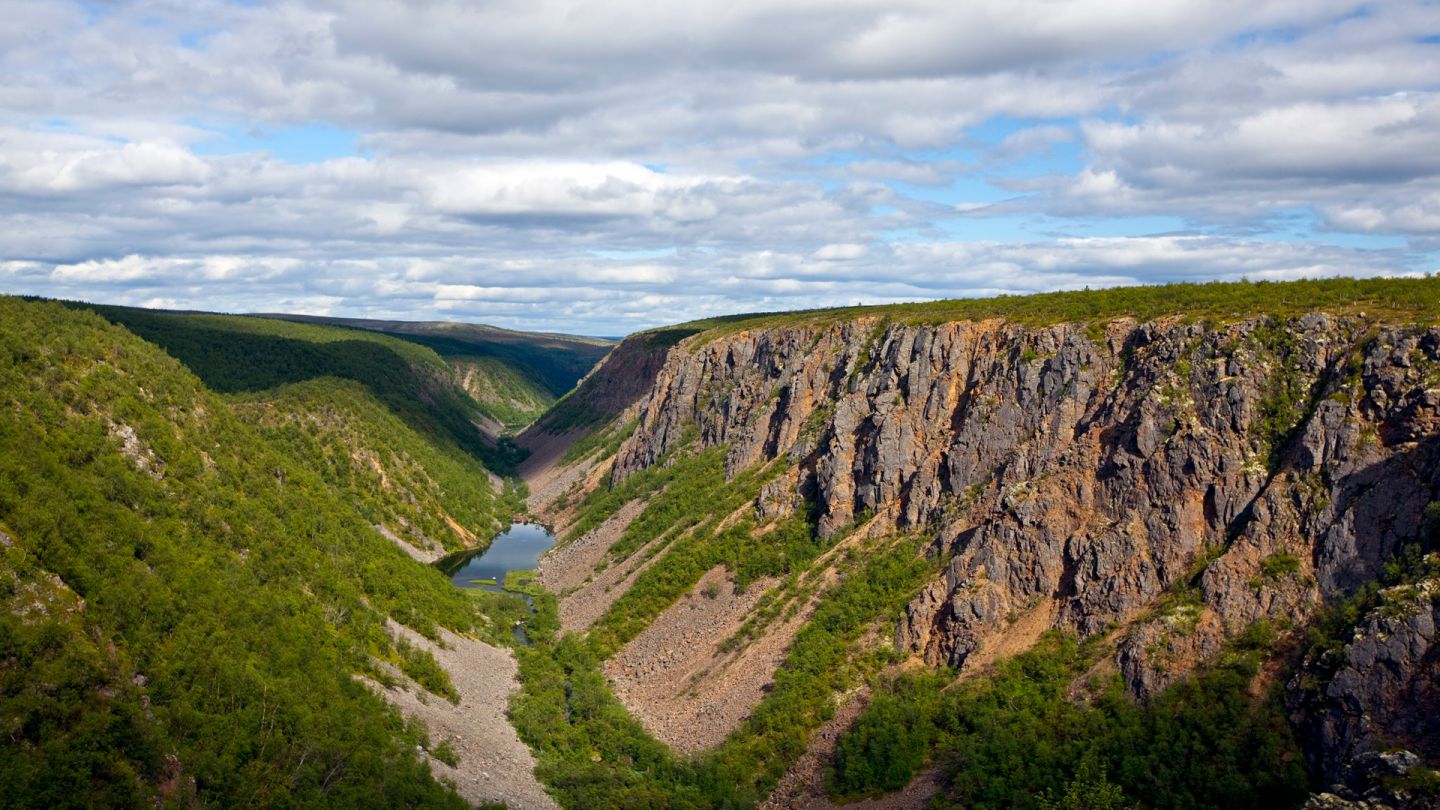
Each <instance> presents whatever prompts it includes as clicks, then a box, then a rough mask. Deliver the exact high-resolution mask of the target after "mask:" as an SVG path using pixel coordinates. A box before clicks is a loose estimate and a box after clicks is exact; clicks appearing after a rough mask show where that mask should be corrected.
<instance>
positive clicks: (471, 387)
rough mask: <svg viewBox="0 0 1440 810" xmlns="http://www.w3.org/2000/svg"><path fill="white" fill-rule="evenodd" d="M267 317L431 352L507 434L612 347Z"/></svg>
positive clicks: (540, 336) (490, 331) (453, 329)
mask: <svg viewBox="0 0 1440 810" xmlns="http://www.w3.org/2000/svg"><path fill="white" fill-rule="evenodd" d="M265 317H273V318H280V319H284V320H288V321H294V322H300V323H310V324H326V325H331V326H340V327H346V328H351V329H357V330H365V331H369V332H379V333H383V334H387V335H393V336H395V337H398V338H401V339H403V340H407V341H410V342H413V343H416V344H418V345H421V346H425V347H427V348H429V349H432V350H434V352H435V353H436V354H438V355H439V356H440V357H442V358H444V360H445V361H446V362H447V363H449V364H450V366H451V367H452V368H453V369H454V370H455V372H456V378H457V380H458V381H459V382H460V384H461V387H463V388H464V389H465V390H466V391H467V392H468V393H469V394H470V395H471V397H472V398H474V399H475V401H476V402H477V403H479V405H480V408H481V409H482V410H483V411H484V412H485V413H486V415H487V416H489V417H491V418H492V419H494V420H495V421H497V422H499V423H500V424H501V425H502V426H503V427H504V428H505V429H507V430H511V431H515V430H519V429H521V428H523V427H525V426H526V425H528V424H530V423H531V422H533V421H535V420H536V419H537V418H539V417H540V415H541V414H543V413H545V411H546V409H548V408H549V407H550V406H551V405H552V404H553V403H554V402H555V400H556V399H558V398H560V397H562V396H564V395H565V394H566V392H568V391H570V390H571V389H572V388H574V387H575V385H576V383H578V382H579V381H580V379H581V378H582V377H584V376H585V375H586V374H588V373H589V372H590V369H592V368H594V367H595V364H596V363H598V362H600V360H601V358H603V357H604V356H605V355H606V354H607V353H608V352H609V351H610V349H611V348H613V347H614V345H615V341H613V340H606V339H603V338H590V337H579V336H575V335H559V334H547V333H537V332H517V331H513V330H509V329H500V328H498V327H494V326H487V325H484V324H467V323H450V322H443V321H429V322H414V321H376V320H364V319H358V318H322V317H315V316H308V315H267V316H265Z"/></svg>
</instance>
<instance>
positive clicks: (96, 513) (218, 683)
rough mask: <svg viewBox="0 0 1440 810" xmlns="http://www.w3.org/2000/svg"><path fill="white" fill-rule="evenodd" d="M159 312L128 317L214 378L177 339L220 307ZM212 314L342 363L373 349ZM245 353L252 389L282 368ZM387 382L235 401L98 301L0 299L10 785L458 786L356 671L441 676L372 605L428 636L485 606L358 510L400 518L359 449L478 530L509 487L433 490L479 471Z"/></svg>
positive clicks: (156, 790) (77, 796)
mask: <svg viewBox="0 0 1440 810" xmlns="http://www.w3.org/2000/svg"><path fill="white" fill-rule="evenodd" d="M170 325H172V324H170V323H166V322H165V321H164V319H161V320H160V322H159V323H158V325H157V323H156V322H153V321H152V322H148V323H143V324H141V325H140V326H139V331H145V329H146V328H147V327H148V328H150V329H153V330H155V331H156V332H158V334H159V335H160V336H161V337H168V338H171V340H172V345H177V346H181V347H186V346H189V347H192V350H190V351H177V352H176V353H177V354H182V355H186V354H189V355H190V359H191V361H192V362H195V363H196V365H197V366H198V368H199V369H201V370H202V371H207V372H210V373H214V370H215V368H216V367H215V366H207V365H206V363H205V362H203V361H204V360H206V359H207V358H210V357H214V356H215V355H207V354H205V353H199V354H195V353H194V351H193V347H199V346H201V345H203V344H202V343H201V341H200V338H201V337H202V335H203V334H205V329H207V328H210V327H212V326H214V324H213V323H210V322H205V321H200V322H197V323H195V324H191V325H186V328H175V329H166V328H165V327H167V326H170ZM223 326H229V325H228V324H223ZM285 326H286V328H295V329H300V328H301V327H298V326H295V325H285ZM221 331H223V332H224V334H226V335H229V336H231V337H233V338H234V339H235V341H236V342H237V343H240V344H242V345H247V346H251V347H263V346H266V345H273V342H274V341H278V340H297V341H300V342H304V343H306V345H308V346H312V347H316V348H315V351H317V352H323V351H325V350H326V347H329V348H330V349H337V348H338V349H340V350H341V354H340V355H339V357H341V358H345V357H348V356H351V355H348V354H346V353H345V352H349V351H355V352H356V356H360V357H366V356H367V355H365V354H363V352H364V351H373V349H371V348H369V346H374V345H377V344H369V346H367V347H364V348H361V347H357V346H354V345H352V344H349V343H348V342H347V341H344V340H331V341H318V340H317V341H313V342H307V341H306V340H301V338H297V337H296V336H295V335H293V334H291V335H286V334H284V333H282V332H276V331H271V330H270V327H268V326H265V325H261V326H258V327H257V328H256V330H255V331H254V332H248V333H247V332H246V331H244V330H243V329H233V330H229V331H224V330H221ZM212 336H213V335H212ZM252 336H253V337H254V341H252V342H249V343H247V342H246V341H247V340H248V339H249V338H250V337H252ZM302 337H304V336H302ZM187 341H189V343H188V344H187ZM382 348H384V347H382ZM217 351H218V352H220V353H221V354H220V356H222V357H223V356H225V355H224V354H223V352H226V351H234V349H233V344H232V346H231V347H230V348H228V349H219V350H217ZM393 351H394V353H395V354H396V355H402V354H403V353H404V352H407V351H417V352H418V351H419V350H418V349H415V348H410V349H406V348H399V347H396V348H394V349H393ZM301 356H302V357H307V356H308V357H314V355H304V354H302V355H301ZM257 359H258V360H259V361H260V362H257V363H256V364H255V365H256V366H257V367H258V370H257V371H256V374H255V377H254V378H252V379H251V381H250V384H255V382H254V381H255V380H258V379H274V378H275V377H276V376H279V375H278V372H279V371H281V369H280V368H279V367H278V366H277V365H275V364H268V365H267V363H266V362H265V359H264V358H257ZM299 368H301V369H303V373H304V374H305V375H306V376H307V377H308V376H310V375H311V374H312V373H313V371H314V370H313V369H311V368H308V367H305V366H303V365H302V366H299ZM422 368H423V367H422ZM401 373H402V372H399V371H397V374H401ZM267 375H268V377H267ZM397 379H399V380H405V379H407V378H405V377H403V376H400V377H398V378H397ZM235 388H243V386H235V387H232V388H231V389H230V390H235ZM386 394H391V395H393V394H394V392H387V391H385V389H384V388H383V387H382V388H381V391H380V392H377V391H375V389H374V388H370V389H366V388H364V387H362V386H360V385H357V384H355V383H353V382H350V383H340V382H336V381H334V380H329V381H318V382H307V383H304V384H303V385H299V386H294V387H291V388H289V389H284V390H282V391H281V392H280V393H279V394H278V395H277V396H276V397H275V398H274V399H273V400H272V401H271V402H268V403H264V404H261V403H255V402H243V401H242V402H235V401H232V400H229V399H227V398H224V397H221V396H218V395H217V394H215V393H214V392H212V391H211V390H209V389H207V387H206V386H205V385H204V384H203V383H202V381H201V379H200V378H197V376H196V375H195V374H192V373H191V371H190V370H189V369H187V368H186V367H185V366H184V365H182V364H181V363H179V362H177V361H176V360H174V359H172V358H171V357H170V356H167V355H166V354H165V353H164V352H162V351H161V350H160V349H158V348H156V347H155V346H153V345H151V344H149V343H146V342H144V341H142V340H140V339H138V338H136V337H135V336H134V335H133V334H131V332H129V331H126V330H125V329H121V328H119V327H116V326H113V325H111V324H109V323H107V322H106V321H105V320H103V319H102V318H100V317H98V316H96V315H94V314H92V313H88V312H84V311H77V310H75V309H72V308H67V307H63V306H60V305H57V304H49V303H35V302H25V301H20V300H17V299H11V298H3V299H0V526H3V530H0V555H3V556H4V561H5V565H4V566H3V569H4V573H3V575H0V601H4V602H5V603H6V608H7V610H6V611H5V613H4V617H3V619H0V726H3V728H4V730H5V733H6V735H7V744H6V745H5V746H0V784H4V785H6V788H7V789H6V791H5V795H6V803H7V804H10V805H11V806H37V807H52V806H64V805H82V804H87V803H100V804H119V805H132V806H133V805H138V804H141V803H149V798H148V797H149V796H152V795H155V796H159V797H160V798H162V799H165V800H168V801H172V802H183V801H184V800H185V797H186V796H187V795H189V794H190V793H191V792H193V794H194V796H195V797H196V798H197V799H198V800H199V801H200V802H201V803H209V804H226V805H243V806H256V805H274V804H283V805H297V806H299V805H304V806H308V805H334V806H356V807H363V806H386V807H394V806H450V805H454V806H459V805H460V804H461V803H460V801H459V799H458V798H457V797H456V796H455V795H454V794H453V792H451V791H450V790H449V789H447V788H445V787H444V786H442V785H439V784H438V783H436V782H435V781H434V780H433V779H432V778H431V777H430V775H429V772H428V768H427V766H426V765H425V764H424V762H423V761H422V760H421V759H420V757H419V756H418V755H417V753H416V746H417V745H424V744H426V740H425V738H424V733H423V730H421V729H418V728H415V727H407V726H406V725H405V724H404V723H403V722H402V720H401V719H400V717H399V715H398V714H397V713H395V712H394V711H393V710H391V709H390V708H389V707H387V706H386V704H385V703H383V702H382V701H381V700H380V699H379V698H378V697H376V696H375V695H373V694H372V693H371V692H370V691H369V690H368V689H366V688H365V687H364V686H363V685H362V684H360V683H358V682H357V681H356V680H355V679H354V678H353V675H354V674H355V673H368V674H369V675H371V676H372V677H376V678H382V679H383V677H384V676H383V674H382V672H381V671H380V670H379V669H378V668H377V664H376V661H389V662H391V663H393V664H395V665H396V666H399V667H400V668H401V669H402V670H405V671H407V672H413V673H415V674H416V677H417V679H418V680H422V682H426V685H427V688H431V689H432V690H433V691H435V692H436V693H437V695H443V694H444V693H445V692H446V691H447V686H448V684H446V683H443V682H441V681H437V680H435V679H434V678H429V677H428V676H427V674H426V673H433V672H435V671H436V669H437V668H436V667H435V666H434V662H433V660H432V661H429V662H427V661H425V660H424V659H425V658H426V657H427V656H426V654H424V653H417V651H415V650H413V649H410V650H408V651H407V650H405V649H404V648H401V647H398V646H397V645H396V644H395V643H394V642H393V641H392V639H391V637H390V636H389V634H388V633H387V632H386V630H385V626H384V622H385V619H386V617H393V618H395V619H396V620H398V621H400V622H401V623H403V624H406V625H408V626H410V627H413V628H415V629H416V630H418V631H420V632H421V633H425V634H434V633H435V628H436V627H438V626H444V627H450V628H455V629H458V630H465V629H467V628H470V627H472V626H475V625H476V623H477V622H482V621H483V619H482V618H481V617H480V616H479V615H478V614H477V613H476V610H475V607H474V604H473V603H472V602H471V601H470V600H468V599H467V598H466V597H464V596H463V595H462V594H460V593H458V592H457V591H456V589H454V588H453V587H451V586H450V584H449V583H448V582H446V581H445V580H444V579H443V578H442V577H440V576H437V575H436V574H435V573H434V572H433V571H431V570H429V569H427V568H426V567H424V566H421V565H417V564H415V563H414V561H412V560H410V559H409V558H408V557H406V556H405V555H404V554H403V553H402V552H401V551H399V550H398V549H397V548H396V547H395V546H394V545H393V544H392V543H390V542H389V541H387V540H385V539H384V538H383V537H382V536H381V535H380V534H379V533H378V532H377V531H376V530H375V529H374V528H372V523H375V522H383V521H385V520H390V519H399V518H406V519H412V520H414V518H415V515H416V514H417V513H416V512H413V511H410V512H407V508H406V506H405V503H404V502H405V500H406V498H405V497H394V498H392V497H389V496H388V495H387V494H386V493H385V492H384V491H383V486H382V487H381V488H380V490H379V491H375V490H374V489H373V486H374V479H375V478H376V477H379V475H380V474H379V473H374V472H373V471H372V473H371V474H369V475H364V474H361V473H359V472H357V470H356V468H355V465H353V464H352V460H351V459H350V458H349V451H350V448H353V447H365V448H368V449H369V450H370V451H371V452H372V453H373V454H374V455H375V456H376V457H377V458H384V457H387V456H388V455H394V456H398V457H400V459H399V461H396V460H394V459H389V458H386V460H385V465H384V466H382V467H381V469H382V470H392V469H393V470H408V471H409V473H410V474H412V475H413V476H414V478H413V480H410V481H406V482H393V483H394V486H397V487H399V486H404V487H406V488H409V489H410V490H412V491H415V492H418V493H421V495H422V496H423V497H428V498H430V499H431V502H432V503H440V504H446V503H449V507H448V508H447V511H448V513H450V514H453V515H454V517H455V519H456V520H457V521H461V522H470V523H471V524H472V525H475V526H476V527H477V528H478V527H479V526H481V525H484V524H485V522H486V521H487V520H493V510H495V509H499V508H501V507H500V506H499V505H498V504H497V503H496V502H495V500H494V498H493V496H492V498H491V499H489V500H488V501H486V500H482V498H481V497H480V496H481V495H482V494H483V493H482V492H481V491H480V489H472V490H471V491H470V492H469V493H450V492H448V490H449V488H451V487H453V486H456V485H457V482H459V481H461V480H462V479H466V478H468V479H472V480H479V479H478V476H475V475H473V473H474V472H475V468H471V469H467V468H465V467H464V466H463V463H462V462H461V461H458V460H455V459H453V458H449V457H446V458H437V457H433V453H434V452H440V451H434V450H433V449H431V450H427V449H425V448H424V446H423V443H417V441H416V438H415V437H416V436H418V435H423V434H418V433H413V432H412V433H407V432H406V431H411V430H413V429H412V428H411V427H410V426H409V425H408V424H407V423H406V422H405V421H402V420H401V419H400V418H398V417H397V416H395V415H394V410H395V405H394V404H392V402H393V401H387V398H386ZM381 403H384V405H383V407H382V405H381ZM326 407H329V408H333V411H331V412H327V411H325V408H326ZM400 410H401V411H402V412H403V410H404V409H403V408H402V409H400ZM287 414H288V415H287ZM297 414H298V415H297ZM316 414H318V416H317V415H316ZM297 420H314V424H315V426H317V427H318V428H319V429H318V430H313V431H312V430H311V428H309V427H305V428H298V427H297V424H298V422H297ZM375 426H379V428H380V429H377V428H376V427H375ZM439 435H440V437H441V438H442V439H443V438H445V434H444V433H443V432H442V433H440V434H439ZM442 446H447V445H444V444H443V443H442ZM444 452H449V451H448V450H446V451H444ZM447 459H448V460H447ZM369 466H370V465H369V463H368V460H367V461H365V463H364V467H363V468H369ZM363 468H362V469H363ZM384 474H385V475H389V473H388V472H386V473H384ZM477 486H478V485H477ZM367 488H368V489H367ZM462 495H463V497H455V496H462ZM471 496H473V497H474V498H475V503H474V504H472V505H469V506H467V507H462V506H461V505H459V502H460V501H468V500H469V499H470V497H471ZM452 497H454V498H455V499H454V500H450V499H451V498H452ZM485 504H489V506H488V507H487V506H486V505H485ZM421 506H422V508H426V509H428V508H429V505H428V504H425V503H423V502H422V504H421ZM467 509H468V510H469V511H467ZM417 526H419V528H420V529H422V530H424V531H426V532H437V533H438V532H439V531H440V530H439V529H438V528H437V527H436V526H435V525H433V524H432V525H428V526H427V525H424V524H422V523H419V522H418V521H417ZM435 699H437V700H438V699H441V698H440V697H436V698H435ZM17 787H18V788H19V789H16V788H17ZM87 797H90V798H87ZM96 797H102V798H96ZM127 797H128V798H127ZM92 799H93V800H94V801H93V802H92Z"/></svg>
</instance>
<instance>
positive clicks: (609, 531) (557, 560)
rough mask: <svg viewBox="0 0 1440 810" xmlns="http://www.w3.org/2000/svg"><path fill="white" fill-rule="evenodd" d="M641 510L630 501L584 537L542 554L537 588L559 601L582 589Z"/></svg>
mask: <svg viewBox="0 0 1440 810" xmlns="http://www.w3.org/2000/svg"><path fill="white" fill-rule="evenodd" d="M644 509H645V502H644V501H640V500H634V501H631V502H629V503H627V504H625V505H624V506H622V507H620V508H619V509H617V510H616V511H615V514H613V515H611V516H610V518H609V519H608V520H606V521H605V522H604V523H601V524H600V525H599V526H596V527H595V528H594V529H591V530H590V531H588V532H586V533H585V534H584V535H582V536H580V537H578V538H576V539H575V540H572V541H571V542H569V543H564V544H562V545H558V546H555V547H554V548H552V549H550V550H549V551H547V552H545V556H543V557H541V558H540V564H539V569H540V573H539V582H540V584H541V585H542V586H544V588H545V589H546V590H548V591H550V592H551V593H555V594H560V595H561V596H562V597H564V596H566V595H569V594H570V593H571V592H572V591H574V590H576V589H578V588H580V587H581V586H583V585H584V584H585V580H586V579H587V578H589V577H591V576H592V575H593V574H594V572H595V569H596V568H597V567H598V566H599V565H600V563H601V561H603V560H604V559H605V555H606V554H608V553H609V552H610V547H611V546H613V545H615V543H616V542H617V541H619V539H620V537H621V535H623V534H625V528H626V527H627V526H629V525H630V522H631V521H633V520H634V519H635V518H637V517H639V515H640V513H641V512H642V511H644ZM571 613H572V614H573V613H574V611H571Z"/></svg>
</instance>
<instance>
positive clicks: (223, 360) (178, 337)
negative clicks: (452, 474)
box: [74, 304, 523, 475]
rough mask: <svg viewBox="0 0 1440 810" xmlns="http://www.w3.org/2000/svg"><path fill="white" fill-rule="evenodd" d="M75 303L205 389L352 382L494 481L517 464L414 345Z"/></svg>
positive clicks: (449, 379) (474, 406)
mask: <svg viewBox="0 0 1440 810" xmlns="http://www.w3.org/2000/svg"><path fill="white" fill-rule="evenodd" d="M74 306H77V307H83V308H86V309H91V310H94V311H95V312H97V313H99V314H100V315H102V316H103V317H105V318H106V319H108V320H110V321H112V322H114V323H117V324H120V325H122V326H124V327H125V328H127V329H129V330H130V331H132V332H134V333H135V334H137V335H139V336H140V337H142V338H145V339H146V340H148V341H150V342H152V343H154V344H156V345H158V346H160V347H162V348H164V349H165V350H166V351H167V352H169V353H170V354H171V355H172V356H173V357H175V358H176V359H178V360H180V361H181V362H182V363H184V364H185V365H186V366H188V367H189V368H190V370H191V371H193V372H194V373H195V374H196V375H197V376H198V377H200V379H201V380H203V381H204V382H205V384H206V386H208V387H209V388H211V389H212V390H214V391H218V392H221V393H243V392H257V391H264V390H268V389H271V388H275V387H277V386H281V385H286V384H290V383H298V382H304V381H306V380H313V379H317V378H319V377H327V376H328V377H338V378H341V379H346V380H353V381H355V382H358V383H360V384H362V385H364V386H365V387H366V388H368V389H369V391H370V393H371V394H372V395H373V396H374V397H375V399H376V400H378V401H379V402H381V403H383V404H384V405H385V407H387V408H388V409H390V411H391V412H393V413H394V414H395V415H396V416H397V417H399V418H400V419H401V420H403V421H404V422H405V423H406V424H408V425H410V426H411V427H412V428H414V429H415V430H416V431H418V432H420V433H421V434H423V435H425V436H426V437H427V438H428V439H430V440H431V441H433V442H436V443H438V444H442V445H447V446H452V447H454V448H457V449H459V450H461V451H463V452H465V453H468V454H470V455H472V456H475V457H476V458H479V459H481V460H483V461H484V462H485V464H486V465H487V466H488V467H490V468H491V469H492V470H494V471H496V472H497V473H499V474H502V475H504V474H508V473H510V472H511V471H512V470H513V468H514V465H515V463H516V462H517V461H519V460H520V459H521V458H522V457H523V455H522V454H521V453H520V451H518V450H517V449H516V448H515V446H514V445H513V444H512V443H511V442H509V441H508V440H504V439H499V440H497V439H496V438H495V436H494V435H492V434H491V433H488V432H487V431H486V430H485V426H486V425H487V414H486V413H485V410H484V408H482V407H481V406H480V404H478V403H477V402H476V401H475V400H474V399H472V398H471V397H470V396H469V394H467V393H466V392H465V390H464V389H462V388H461V387H460V386H459V385H458V383H457V381H456V373H455V370H454V369H453V368H451V367H450V366H449V365H448V364H447V363H446V362H445V360H444V359H442V358H441V357H440V356H439V355H437V354H436V353H435V352H434V351H432V350H430V349H428V348H426V347H424V346H421V345H418V344H416V343H414V342H411V341H408V340H402V339H399V338H396V337H391V336H388V335H383V334H378V333H375V332H369V331H365V330H359V329H346V328H340V327H333V326H321V325H315V324H307V323H294V322H290V321H281V320H274V319H269V318H256V317H249V316H240V315H213V314H204V313H181V312H162V311H156V310H146V309H133V308H128V307H110V306H98V305H88V304H76V305H74Z"/></svg>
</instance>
